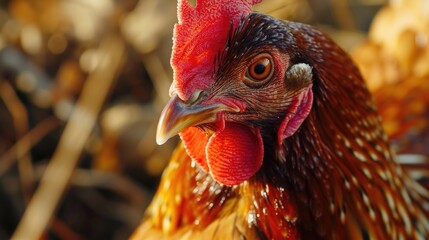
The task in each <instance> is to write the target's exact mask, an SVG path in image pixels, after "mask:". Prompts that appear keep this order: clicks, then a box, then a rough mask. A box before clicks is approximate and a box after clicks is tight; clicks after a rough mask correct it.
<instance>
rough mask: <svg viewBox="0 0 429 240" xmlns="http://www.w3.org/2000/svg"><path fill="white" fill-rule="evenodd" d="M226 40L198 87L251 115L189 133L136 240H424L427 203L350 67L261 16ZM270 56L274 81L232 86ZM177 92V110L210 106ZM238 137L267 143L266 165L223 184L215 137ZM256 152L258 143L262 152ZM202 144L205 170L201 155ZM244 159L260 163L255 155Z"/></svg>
mask: <svg viewBox="0 0 429 240" xmlns="http://www.w3.org/2000/svg"><path fill="white" fill-rule="evenodd" d="M197 7H198V5H197ZM227 33H228V34H227V36H226V37H225V38H226V40H225V41H224V45H223V47H222V48H219V49H215V50H213V51H215V52H216V53H217V54H215V55H213V56H214V58H213V59H212V63H213V68H212V69H211V70H212V73H210V76H212V80H211V82H210V84H207V83H203V84H199V85H198V86H199V87H201V86H203V89H204V92H205V93H206V94H205V95H204V96H212V95H214V94H216V96H225V97H226V98H230V99H234V100H237V101H240V102H241V103H242V105H244V106H245V107H243V109H240V110H237V111H235V112H234V111H229V112H226V113H223V114H222V116H221V117H219V116H218V117H217V118H216V119H215V120H212V121H211V122H203V123H202V124H197V125H196V126H193V125H191V126H189V127H188V128H187V129H185V130H183V131H182V133H181V137H182V140H183V141H184V144H180V146H179V147H178V148H177V149H176V151H175V153H174V154H173V156H172V160H171V163H170V165H169V166H168V168H167V169H166V171H165V173H164V175H163V178H162V181H161V184H160V187H159V190H158V192H157V194H156V196H155V198H154V200H153V202H152V204H151V206H150V208H149V209H148V210H147V213H146V218H145V220H144V222H143V225H142V226H141V227H140V228H139V229H138V230H137V231H136V233H135V234H134V236H133V237H134V238H135V239H139V238H141V239H148V238H150V237H153V238H154V239H159V238H160V237H166V238H178V239H180V238H182V239H191V238H192V237H195V239H200V238H201V237H202V236H205V237H209V238H214V239H220V238H225V239H232V238H234V239H235V238H236V239H367V238H368V237H370V238H371V239H401V238H402V239H424V238H427V237H428V236H429V223H428V220H427V219H428V217H429V216H428V212H427V207H428V203H429V201H428V199H429V195H428V192H427V191H426V189H424V188H422V187H420V186H419V185H418V184H417V183H416V182H414V181H413V180H412V179H411V178H410V177H409V176H407V175H406V174H405V173H404V171H403V170H402V168H401V166H400V165H399V164H398V163H396V162H395V156H394V154H393V152H392V150H391V149H390V147H389V142H388V139H387V136H386V135H385V133H384V131H383V128H382V126H381V121H380V118H379V116H378V114H377V110H376V107H375V105H374V102H373V99H372V97H371V94H370V93H369V91H368V90H367V88H366V86H365V84H364V81H363V79H362V77H361V75H360V73H359V71H358V70H357V68H356V67H355V65H354V64H353V62H352V61H351V59H350V58H349V56H348V55H347V54H346V53H345V52H344V51H343V50H341V49H340V48H339V47H338V46H337V45H336V44H335V43H334V42H333V41H332V40H330V39H329V38H328V37H326V36H325V35H324V34H322V33H321V32H319V31H318V30H315V29H314V28H312V27H310V26H308V25H304V24H300V23H294V22H287V21H280V20H277V19H274V18H272V17H269V16H266V15H263V14H259V13H248V14H247V15H243V16H241V17H240V19H239V21H238V22H231V23H230V25H229V26H228V31H227ZM265 53H268V54H271V55H272V57H273V59H274V60H273V63H274V66H275V67H277V68H275V69H276V70H275V72H274V73H273V77H272V79H271V80H270V81H268V82H267V83H264V84H261V85H258V86H257V87H254V86H252V87H250V88H249V89H250V90H248V89H247V88H245V87H243V86H241V85H240V86H235V84H238V83H236V82H235V81H233V80H231V79H232V78H231V76H237V74H238V73H241V72H243V71H245V69H246V66H248V63H249V62H251V59H254V58H255V56H258V55H260V54H265ZM279 66H285V68H281V69H279ZM177 77H178V76H176V81H177ZM233 79H236V78H233ZM240 84H241V82H240ZM177 85H178V84H176V87H177ZM228 89H234V91H230V90H228ZM235 89H238V90H235ZM178 91H179V95H182V96H181V99H182V100H180V101H183V102H185V103H188V102H191V104H190V105H192V106H194V105H196V104H200V103H201V102H202V101H206V100H199V101H194V102H192V101H193V100H194V99H193V100H192V101H191V100H189V99H192V98H193V97H192V96H191V94H188V93H187V92H191V90H189V91H182V92H181V94H180V90H178ZM173 94H174V91H173ZM186 95H187V96H186ZM200 95H201V94H200ZM244 96H247V97H244ZM199 98H200V97H198V99H199ZM295 103H296V104H295ZM307 106H309V107H307ZM307 108H308V113H306V112H307ZM165 115H168V114H165ZM218 118H222V120H223V121H224V122H222V124H219V123H217V121H219V119H218ZM285 119H286V120H285ZM291 119H292V120H291ZM295 125H297V126H295ZM242 126H245V127H242ZM241 128H243V129H244V130H243V131H241V130H240V131H241V132H251V133H252V134H249V135H246V136H248V138H251V137H252V136H259V135H260V136H261V139H262V142H261V144H262V146H261V149H262V155H263V157H262V158H263V159H262V163H261V165H260V167H258V168H257V169H256V173H254V174H252V175H251V176H250V177H246V179H245V180H243V181H241V180H237V179H236V178H235V177H232V178H228V177H223V175H222V176H220V175H219V174H223V172H222V171H223V170H222V171H221V173H219V174H218V173H217V172H216V171H217V170H216V169H217V167H218V166H217V165H215V163H212V161H213V160H210V159H209V158H210V156H211V155H210V154H211V153H210V151H213V150H211V149H210V147H211V145H210V144H211V143H212V142H214V140H212V139H211V138H212V135H214V136H220V135H221V133H223V134H224V135H225V136H228V137H229V135H228V134H229V132H232V133H234V131H236V130H235V129H241ZM247 128H249V129H251V130H249V131H248V130H247ZM190 129H192V130H190ZM231 129H232V130H231ZM221 131H223V132H221ZM237 131H238V130H237ZM219 132H221V133H219ZM224 132H226V133H224ZM232 133H231V135H232ZM195 136H196V137H195ZM222 136H223V135H222ZM194 138H197V140H195V139H194ZM205 138H207V139H205ZM231 138H233V137H231ZM227 140H229V138H228V139H227ZM206 141H207V142H208V143H207V146H206V145H205V144H206ZM234 141H239V142H240V141H244V142H245V141H247V140H245V139H241V138H240V136H237V138H236V139H234ZM249 141H250V140H249ZM257 143H259V141H255V142H251V144H252V146H255V147H254V148H258V146H256V145H257ZM199 144H202V145H204V146H203V147H204V148H205V151H206V152H205V155H204V154H202V155H203V156H202V158H207V163H206V162H205V159H203V160H201V159H199V157H201V156H200V155H201V154H200V153H199V152H195V150H193V148H194V147H195V146H196V145H199ZM222 146H223V145H222ZM234 146H235V145H234ZM198 147H200V146H196V147H195V148H198ZM223 147H224V148H221V149H220V151H222V149H226V150H225V151H226V153H225V154H226V155H227V154H228V151H229V150H228V146H223ZM239 147H240V146H239ZM234 149H237V148H234ZM217 150H219V149H217ZM249 151H250V150H249ZM250 152H252V151H250ZM237 154H240V153H237ZM189 155H191V157H190V156H189ZM216 156H218V155H216ZM219 156H220V155H219ZM222 156H223V155H222ZM222 156H220V157H219V158H222ZM245 159H250V160H249V161H253V160H251V159H252V155H245ZM224 165H225V164H224ZM228 166H229V165H228ZM222 167H223V165H222V166H221V168H222ZM241 168H246V166H245V165H244V167H243V166H242V167H241ZM234 171H238V172H239V171H241V170H240V169H239V168H237V170H235V169H234ZM229 174H232V175H234V172H232V173H231V172H230V173H229ZM240 174H242V173H241V172H239V175H240ZM243 174H244V175H246V174H247V172H245V173H243ZM246 176H247V175H246ZM225 179H226V180H225ZM230 180H231V181H241V182H239V183H234V184H229V183H230V182H229V181H230Z"/></svg>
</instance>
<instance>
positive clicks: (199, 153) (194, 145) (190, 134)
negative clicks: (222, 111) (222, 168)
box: [179, 127, 209, 172]
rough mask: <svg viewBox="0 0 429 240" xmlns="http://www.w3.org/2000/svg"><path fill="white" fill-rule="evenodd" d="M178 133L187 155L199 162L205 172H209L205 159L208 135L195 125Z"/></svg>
mask: <svg viewBox="0 0 429 240" xmlns="http://www.w3.org/2000/svg"><path fill="white" fill-rule="evenodd" d="M179 135H180V138H181V139H182V141H183V145H184V146H185V149H186V152H187V153H188V154H189V156H190V157H191V158H192V159H193V160H194V161H196V162H197V163H198V164H200V166H201V167H202V168H203V169H204V170H205V171H206V172H209V167H208V166H207V161H206V146H207V143H208V141H209V136H208V135H207V134H206V133H205V132H203V130H201V129H199V128H197V127H189V128H187V129H185V130H183V131H182V132H181V133H180V134H179Z"/></svg>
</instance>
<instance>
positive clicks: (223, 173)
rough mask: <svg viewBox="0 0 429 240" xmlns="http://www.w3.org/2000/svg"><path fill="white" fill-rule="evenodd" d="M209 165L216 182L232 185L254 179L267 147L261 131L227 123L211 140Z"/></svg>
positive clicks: (207, 152)
mask: <svg viewBox="0 0 429 240" xmlns="http://www.w3.org/2000/svg"><path fill="white" fill-rule="evenodd" d="M206 156H207V165H208V168H209V171H210V174H211V175H212V177H213V179H214V180H216V181H217V182H219V183H221V184H224V185H227V186H232V185H237V184H240V183H242V182H244V181H246V180H248V179H249V178H250V177H252V176H253V175H254V174H255V173H256V172H257V171H258V170H259V168H261V166H262V160H263V157H264V145H263V142H262V136H261V133H260V132H259V130H258V129H256V128H250V127H248V126H245V125H241V124H234V123H226V125H225V128H224V129H223V130H221V131H217V132H216V133H215V134H213V136H212V137H210V139H209V141H208V145H207V147H206Z"/></svg>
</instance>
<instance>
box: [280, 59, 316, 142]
mask: <svg viewBox="0 0 429 240" xmlns="http://www.w3.org/2000/svg"><path fill="white" fill-rule="evenodd" d="M312 79H313V74H312V69H311V67H310V65H308V64H305V63H299V64H295V65H293V66H291V67H290V68H289V70H288V71H287V72H286V87H287V88H288V89H291V91H297V92H299V94H297V95H295V96H294V97H293V99H292V102H291V104H290V105H289V106H288V109H287V115H286V116H285V117H284V119H283V121H282V122H281V124H280V127H279V131H278V133H277V141H278V146H279V147H281V146H282V143H283V140H285V139H286V138H288V137H290V136H292V135H293V134H294V133H295V132H296V131H297V130H298V129H299V127H300V126H301V124H302V123H303V122H304V120H305V119H306V118H307V116H308V114H309V113H310V111H311V107H312V105H313V91H312V86H313V84H312Z"/></svg>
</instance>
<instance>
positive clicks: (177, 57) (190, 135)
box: [157, 0, 313, 186]
mask: <svg viewBox="0 0 429 240" xmlns="http://www.w3.org/2000/svg"><path fill="white" fill-rule="evenodd" d="M259 2H261V1H260V0H213V1H197V3H196V6H195V7H193V6H191V5H190V4H189V3H188V1H187V0H179V3H178V16H179V22H178V23H177V24H176V25H175V28H174V38H173V40H174V43H173V53H172V57H171V64H172V67H173V70H174V81H173V84H172V87H171V90H170V95H171V100H170V101H169V103H168V104H167V106H166V107H165V108H164V110H163V112H162V114H161V118H160V121H159V125H158V129H157V142H158V144H162V143H164V142H165V141H167V140H168V139H169V138H171V137H172V136H174V135H176V134H178V133H179V135H180V137H181V139H182V141H183V143H184V146H185V148H186V150H187V153H188V154H189V156H190V157H191V158H192V159H193V160H194V161H196V162H197V163H199V165H200V166H201V167H202V169H204V170H205V171H206V172H208V173H209V174H210V175H211V176H212V177H213V179H214V180H216V181H217V182H219V183H221V184H224V185H228V186H232V185H237V184H240V183H243V182H244V181H246V180H248V179H249V178H251V177H252V176H253V175H254V174H255V173H256V172H257V171H258V170H259V169H260V168H261V166H262V164H263V162H264V156H265V154H266V151H264V149H266V146H267V145H268V144H270V145H274V146H275V147H274V148H276V149H277V150H279V151H281V149H282V148H281V146H282V144H283V141H284V140H285V139H286V138H288V137H290V136H291V135H293V134H294V133H295V132H296V131H297V130H298V129H299V127H300V126H301V124H302V123H303V121H304V120H305V119H306V118H307V116H308V114H309V112H310V111H311V108H312V103H313V93H312V88H311V87H312V68H311V67H310V66H309V65H308V64H306V63H304V62H303V61H302V59H303V58H305V56H304V57H303V55H302V54H300V52H299V51H298V49H299V48H300V47H299V46H297V45H296V44H295V41H294V36H293V34H291V32H290V31H289V30H288V29H287V28H286V27H285V25H284V22H282V21H279V20H276V19H274V18H271V17H268V16H265V15H262V14H257V13H252V12H251V11H252V6H253V5H254V4H256V3H259Z"/></svg>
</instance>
